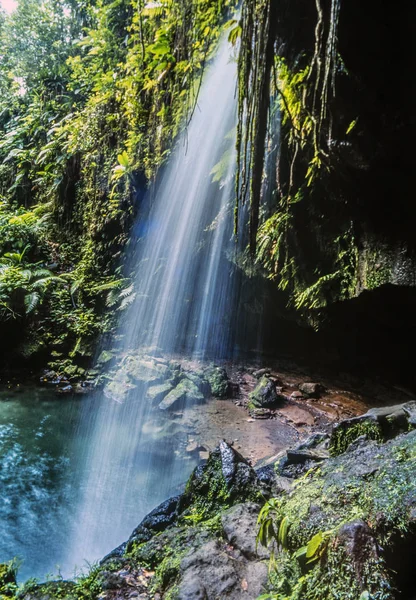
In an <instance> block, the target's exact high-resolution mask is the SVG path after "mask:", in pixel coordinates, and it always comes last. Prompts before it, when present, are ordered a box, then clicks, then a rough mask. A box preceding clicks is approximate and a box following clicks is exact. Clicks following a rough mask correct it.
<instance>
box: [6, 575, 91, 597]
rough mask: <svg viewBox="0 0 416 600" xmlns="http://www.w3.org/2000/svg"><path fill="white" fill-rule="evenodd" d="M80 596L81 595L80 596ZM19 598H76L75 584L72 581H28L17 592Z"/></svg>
mask: <svg viewBox="0 0 416 600" xmlns="http://www.w3.org/2000/svg"><path fill="white" fill-rule="evenodd" d="M81 597H82V596H81ZM17 598H19V600H78V598H80V596H79V595H78V594H77V585H76V584H75V583H74V582H73V581H65V580H58V581H48V582H47V583H40V584H37V583H33V584H31V583H29V584H27V585H26V586H24V587H23V589H22V590H21V591H20V592H19V594H18V596H17Z"/></svg>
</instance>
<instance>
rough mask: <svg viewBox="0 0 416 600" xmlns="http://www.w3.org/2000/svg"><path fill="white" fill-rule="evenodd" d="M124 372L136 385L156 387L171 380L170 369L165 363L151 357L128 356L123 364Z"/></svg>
mask: <svg viewBox="0 0 416 600" xmlns="http://www.w3.org/2000/svg"><path fill="white" fill-rule="evenodd" d="M122 370H123V371H124V372H125V373H127V375H128V376H129V378H130V379H132V380H133V382H135V383H139V384H144V385H152V384H153V385H155V384H157V383H162V382H163V381H166V380H167V379H169V376H170V369H169V366H168V365H167V364H165V363H164V362H160V361H156V359H154V358H153V359H152V358H149V357H142V356H135V355H133V356H128V357H126V358H125V360H124V361H123V364H122Z"/></svg>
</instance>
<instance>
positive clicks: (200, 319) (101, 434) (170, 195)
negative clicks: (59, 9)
mask: <svg viewBox="0 0 416 600" xmlns="http://www.w3.org/2000/svg"><path fill="white" fill-rule="evenodd" d="M235 88H236V64H235V61H234V60H233V59H232V58H231V50H230V47H229V44H228V43H227V42H226V41H223V42H222V43H221V44H220V47H219V50H218V53H217V56H216V58H215V60H214V62H213V64H212V65H211V67H210V68H209V70H208V72H207V73H206V75H205V78H204V82H203V86H202V88H201V92H200V95H199V98H198V103H197V106H196V109H195V111H194V114H193V117H192V119H191V122H190V124H189V126H188V128H187V130H186V132H185V133H184V134H183V136H182V138H181V139H180V141H179V143H178V144H177V147H176V149H175V151H174V153H173V155H172V157H171V159H170V161H169V164H168V166H167V167H166V168H165V170H164V172H163V174H162V175H161V177H160V182H159V183H158V184H157V186H156V187H155V189H154V190H153V191H152V192H150V193H149V197H148V198H147V199H146V202H145V205H146V206H147V208H146V206H143V207H142V210H141V217H140V220H139V222H138V223H137V225H136V232H138V235H137V236H138V240H137V243H136V245H135V248H134V249H132V250H131V253H132V260H134V264H135V265H137V266H136V273H137V276H136V282H135V290H136V297H135V301H134V303H133V304H132V306H131V308H130V309H129V311H128V315H127V318H126V319H125V323H124V325H121V331H120V332H121V334H122V336H123V345H124V348H123V350H122V351H121V355H125V354H127V351H129V350H131V349H137V348H147V349H149V348H152V352H153V354H155V353H156V354H157V352H156V351H155V350H154V349H155V348H157V349H160V350H161V351H162V352H163V355H164V356H166V355H170V356H172V355H177V354H178V353H180V354H182V355H186V356H188V357H193V358H194V359H196V358H201V357H207V356H209V357H213V358H218V357H220V356H224V355H227V353H229V352H230V349H231V348H232V345H233V340H232V339H231V331H232V330H233V326H232V321H233V318H234V312H235V310H234V300H233V298H234V296H235V293H236V288H235V278H233V277H232V273H233V268H232V265H231V263H230V262H229V261H228V260H227V259H226V256H225V255H226V251H229V249H230V247H231V246H230V245H231V244H233V243H234V242H233V241H232V225H231V222H232V214H231V212H232V211H231V210H230V204H231V198H232V186H233V181H232V180H233V172H232V169H233V163H234V155H233V148H234V142H235V140H234V131H235V119H236V110H235V104H236V103H235ZM213 173H216V174H217V175H218V177H215V179H218V181H217V182H213ZM147 352H148V353H149V352H150V351H149V350H147ZM145 394H146V389H145V387H142V388H140V392H137V391H136V392H135V393H133V394H130V395H129V396H128V398H127V400H126V401H125V402H123V403H117V402H114V400H112V399H111V398H108V397H105V396H103V398H102V401H101V404H100V410H99V411H98V414H95V415H90V416H89V419H86V421H87V424H86V427H90V428H91V433H90V436H91V444H90V454H89V456H88V457H87V459H86V474H85V477H84V482H83V493H82V499H81V501H80V507H79V513H78V518H77V527H76V530H75V532H74V536H73V539H72V543H71V554H70V556H69V557H68V561H67V565H72V566H73V565H74V564H75V563H77V564H78V565H80V563H81V562H82V560H83V559H88V560H96V559H98V558H100V557H102V556H103V555H104V554H105V553H106V552H108V551H110V550H111V549H112V548H114V547H115V546H117V545H118V544H120V543H121V542H122V541H124V540H125V539H126V538H127V537H128V535H129V534H130V532H131V530H132V529H133V528H134V527H135V526H136V525H137V524H138V522H139V521H140V519H141V518H142V517H143V516H144V514H146V512H148V511H149V510H150V509H151V508H153V507H154V506H155V505H157V503H158V502H160V501H162V500H164V499H165V498H166V497H168V495H169V494H172V493H173V492H174V491H175V489H176V487H177V486H178V484H181V483H182V482H183V481H185V479H186V477H187V476H188V475H189V473H190V470H191V469H192V468H193V466H194V463H193V462H192V461H189V460H188V461H187V462H185V461H182V462H181V461H180V460H179V459H178V458H177V452H176V453H175V449H176V447H177V445H178V444H179V443H180V442H181V439H180V435H179V434H178V435H177V436H176V437H175V435H172V436H170V437H168V436H165V437H163V440H162V441H161V435H162V433H163V432H166V419H168V425H167V427H168V430H169V431H175V427H176V424H175V422H174V420H170V421H169V417H166V416H164V415H162V411H158V409H153V410H152V409H151V407H150V405H149V402H148V401H146V398H145ZM169 428H170V429H169ZM162 430H163V432H162Z"/></svg>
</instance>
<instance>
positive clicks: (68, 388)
mask: <svg viewBox="0 0 416 600" xmlns="http://www.w3.org/2000/svg"><path fill="white" fill-rule="evenodd" d="M73 391H74V389H73V387H72V385H71V384H70V383H67V384H66V385H64V386H62V387H59V388H58V389H57V392H58V394H72V393H73Z"/></svg>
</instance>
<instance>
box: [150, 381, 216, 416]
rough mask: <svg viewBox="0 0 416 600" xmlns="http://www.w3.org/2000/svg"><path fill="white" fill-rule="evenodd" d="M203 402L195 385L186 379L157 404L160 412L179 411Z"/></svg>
mask: <svg viewBox="0 0 416 600" xmlns="http://www.w3.org/2000/svg"><path fill="white" fill-rule="evenodd" d="M204 401H205V398H204V395H203V394H202V393H201V392H200V391H199V389H198V387H197V386H196V385H195V383H194V382H193V381H191V380H190V379H188V378H186V379H183V380H182V381H181V382H180V383H178V385H177V386H176V387H175V388H174V389H173V390H171V391H170V392H169V393H168V394H167V395H166V396H165V397H164V399H163V400H162V401H161V402H160V404H159V408H160V410H180V409H181V408H184V407H185V406H186V405H190V404H200V403H202V402H204Z"/></svg>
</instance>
